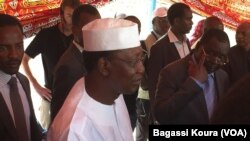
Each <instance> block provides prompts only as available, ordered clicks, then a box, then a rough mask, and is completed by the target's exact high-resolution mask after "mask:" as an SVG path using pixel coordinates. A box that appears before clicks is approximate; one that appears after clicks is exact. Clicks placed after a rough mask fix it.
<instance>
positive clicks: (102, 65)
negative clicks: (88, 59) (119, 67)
mask: <svg viewBox="0 0 250 141" xmlns="http://www.w3.org/2000/svg"><path fill="white" fill-rule="evenodd" d="M110 65H111V64H110V62H109V61H108V60H107V59H106V58H104V57H102V58H100V59H99V60H98V62H97V67H98V71H99V72H100V73H101V74H102V75H103V76H108V75H109V67H110Z"/></svg>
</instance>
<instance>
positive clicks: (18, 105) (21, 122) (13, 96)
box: [8, 77, 29, 141]
mask: <svg viewBox="0 0 250 141" xmlns="http://www.w3.org/2000/svg"><path fill="white" fill-rule="evenodd" d="M8 84H9V86H10V100H11V105H12V109H13V113H14V119H15V125H16V130H17V134H18V138H19V139H20V140H22V141H29V136H28V131H27V126H26V120H25V114H24V108H23V103H22V100H21V96H20V94H19V91H18V87H17V80H16V78H15V77H11V79H10V81H9V82H8Z"/></svg>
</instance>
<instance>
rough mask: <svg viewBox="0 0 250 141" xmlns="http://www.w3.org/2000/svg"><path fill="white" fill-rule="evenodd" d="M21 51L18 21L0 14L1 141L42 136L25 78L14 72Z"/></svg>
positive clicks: (35, 139)
mask: <svg viewBox="0 0 250 141" xmlns="http://www.w3.org/2000/svg"><path fill="white" fill-rule="evenodd" d="M23 54H24V47H23V30H22V26H21V24H20V23H19V21H18V20H17V19H16V18H14V17H12V16H9V15H5V14H0V107H1V108H0V139H1V141H23V140H25V141H41V140H42V128H41V126H39V124H38V122H37V120H36V117H35V113H34V109H33V105H32V100H31V95H30V86H29V81H28V79H27V78H26V77H25V76H24V75H22V74H21V73H19V72H18V70H19V66H20V64H21V61H22V58H23ZM11 82H13V83H14V84H13V85H12V84H10V83H11ZM14 85H15V86H14ZM11 86H12V87H11ZM10 87H11V88H10ZM14 90H15V91H14Z"/></svg>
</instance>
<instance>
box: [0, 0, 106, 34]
mask: <svg viewBox="0 0 250 141" xmlns="http://www.w3.org/2000/svg"><path fill="white" fill-rule="evenodd" d="M61 1H62V0H0V13H6V14H9V15H14V16H16V17H17V18H18V19H19V20H20V21H21V23H22V25H23V29H24V33H25V37H30V36H32V35H33V34H34V33H36V32H38V31H39V30H40V29H41V28H44V27H48V26H52V25H54V24H56V23H58V22H59V20H60V17H59V7H60V3H61ZM80 1H81V2H82V3H91V4H94V5H96V6H101V5H104V4H105V3H107V2H109V0H80Z"/></svg>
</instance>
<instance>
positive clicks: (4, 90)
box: [0, 70, 33, 138]
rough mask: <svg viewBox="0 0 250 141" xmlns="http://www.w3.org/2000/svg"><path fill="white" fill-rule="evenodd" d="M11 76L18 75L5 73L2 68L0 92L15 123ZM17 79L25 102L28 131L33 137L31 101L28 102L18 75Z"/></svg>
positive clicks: (0, 72)
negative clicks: (10, 85)
mask: <svg viewBox="0 0 250 141" xmlns="http://www.w3.org/2000/svg"><path fill="white" fill-rule="evenodd" d="M11 77H16V75H15V74H14V75H12V76H11V75H9V74H6V73H4V72H3V71H1V70H0V94H1V95H2V97H3V99H4V101H5V103H6V105H7V107H8V110H9V112H10V115H11V117H12V120H13V122H14V124H15V119H14V113H13V109H12V105H11V100H10V89H9V85H8V82H9V81H10V79H11ZM16 80H17V87H18V91H19V94H20V97H21V100H22V103H23V105H22V106H23V109H24V112H25V113H24V114H25V120H26V126H27V128H28V129H27V131H28V135H29V137H30V138H31V135H30V107H29V103H28V99H27V96H26V93H25V92H24V89H23V87H22V85H21V83H20V81H19V79H18V78H17V77H16ZM31 106H33V105H31Z"/></svg>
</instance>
